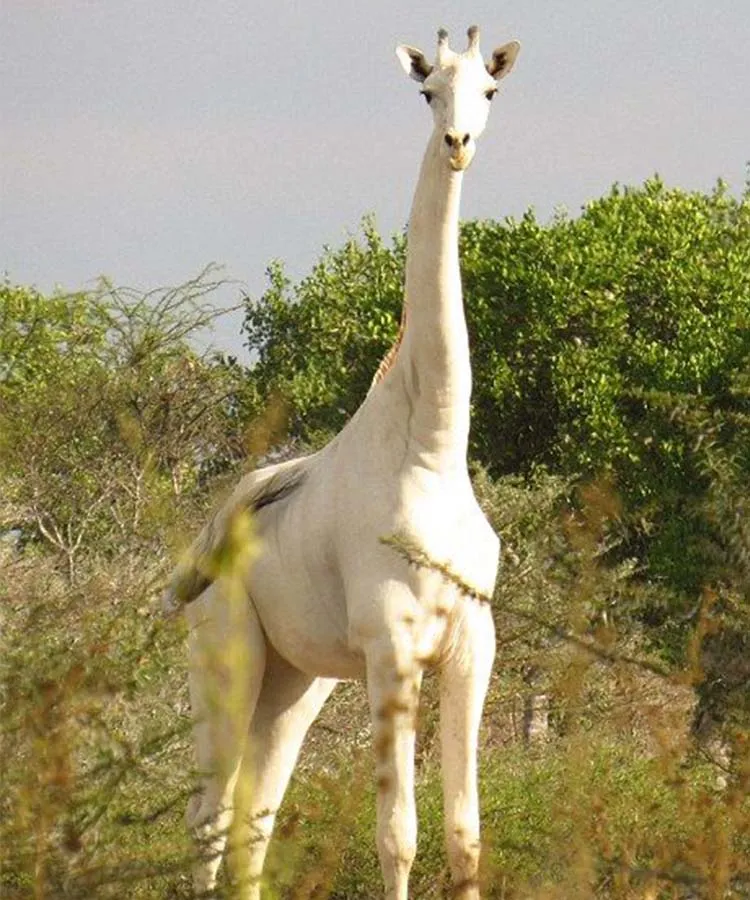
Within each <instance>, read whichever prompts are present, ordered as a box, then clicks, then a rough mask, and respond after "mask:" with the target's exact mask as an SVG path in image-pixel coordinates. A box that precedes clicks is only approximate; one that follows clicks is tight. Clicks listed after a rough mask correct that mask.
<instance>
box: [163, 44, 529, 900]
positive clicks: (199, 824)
mask: <svg viewBox="0 0 750 900" xmlns="http://www.w3.org/2000/svg"><path fill="white" fill-rule="evenodd" d="M468 34H469V45H468V49H467V50H466V51H465V52H463V53H456V52H454V51H452V50H451V49H450V48H449V46H448V40H447V34H446V32H445V31H443V30H441V31H440V32H439V34H438V48H437V57H436V60H435V63H434V64H431V63H430V62H428V60H427V59H426V58H425V56H424V54H423V53H422V52H421V51H419V50H417V49H415V48H413V47H408V46H401V47H398V49H397V54H398V58H399V60H400V61H401V63H402V65H403V67H404V69H405V70H406V72H407V73H408V74H409V75H410V76H411V77H412V78H413V79H415V80H416V81H418V82H420V83H421V85H422V90H421V93H422V95H423V97H424V98H425V99H426V101H427V102H428V103H429V105H430V109H431V110H432V114H433V118H434V130H433V133H432V136H431V138H430V140H429V143H428V145H427V150H426V153H425V155H424V160H423V163H422V167H421V171H420V175H419V181H418V184H417V188H416V193H415V196H414V202H413V206H412V210H411V217H410V220H409V230H408V245H407V246H408V249H407V260H406V285H405V297H404V309H405V311H406V309H407V308H408V319H407V317H406V316H404V319H403V323H402V325H403V327H402V334H401V335H400V336H399V340H398V342H397V344H396V347H395V348H394V350H393V351H392V352H391V353H389V355H388V357H387V358H386V363H385V364H384V365H383V366H381V368H380V369H379V370H378V373H377V375H376V378H375V380H374V381H373V386H372V388H371V390H370V392H369V393H368V395H367V397H366V399H365V401H364V402H363V404H362V406H361V407H360V408H359V410H358V411H357V413H356V414H355V415H354V416H353V417H352V419H351V420H350V421H349V422H348V423H347V425H346V426H345V427H344V428H343V430H342V431H341V432H340V433H339V434H338V435H337V436H336V438H334V440H332V441H331V442H330V443H329V444H328V445H327V446H326V447H325V448H324V449H323V450H321V451H320V452H318V453H315V454H314V455H312V456H307V457H304V458H301V459H297V460H293V461H290V462H286V463H282V464H280V465H275V466H269V467H267V468H264V469H261V470H258V471H256V472H254V473H251V474H250V475H248V476H246V477H245V478H243V479H242V481H241V482H240V483H239V485H238V487H237V488H236V490H235V492H234V493H233V494H232V496H231V497H230V499H229V500H228V501H227V503H226V504H225V505H224V507H223V508H222V509H221V510H219V512H218V513H217V514H216V515H215V516H214V518H213V519H212V521H211V522H210V523H209V525H208V526H207V527H206V528H205V529H204V530H203V532H202V533H201V535H200V536H199V538H198V539H197V541H196V543H195V545H194V546H193V549H192V551H191V554H190V555H189V557H188V558H187V559H186V561H185V562H183V563H182V564H181V565H180V566H178V568H177V570H176V572H175V575H174V578H173V582H172V586H171V589H170V591H169V593H168V595H167V601H168V603H172V604H173V605H174V604H175V603H179V604H181V605H184V606H185V611H186V615H187V618H188V622H189V626H190V636H189V641H188V643H189V669H190V687H191V701H192V705H193V713H194V716H195V717H196V724H195V736H196V748H197V761H198V766H199V770H200V771H201V772H202V782H201V790H200V792H199V793H198V794H197V795H196V796H195V797H194V798H193V800H192V802H191V804H190V807H189V809H188V822H189V825H190V827H191V829H192V830H193V831H194V833H195V834H196V836H197V837H198V838H199V839H200V840H201V841H202V846H203V848H204V851H205V850H206V849H207V850H208V851H209V852H204V855H203V856H202V860H201V862H200V863H199V864H198V866H197V869H196V875H195V886H196V890H197V891H198V892H199V893H206V892H210V891H211V890H212V889H213V887H214V885H215V882H216V873H217V870H218V867H219V863H220V860H221V856H222V853H223V852H224V848H225V843H226V839H227V833H228V829H229V825H230V823H231V821H232V817H233V814H234V811H235V799H236V798H235V788H236V787H237V785H238V784H240V785H241V784H243V783H244V780H245V779H244V777H241V776H246V777H247V779H248V781H249V784H250V785H251V788H250V792H249V799H248V800H247V801H246V805H245V806H244V807H243V815H247V817H248V820H249V821H250V822H251V823H252V827H253V832H254V834H253V838H254V839H253V840H252V841H251V842H250V845H249V849H246V851H245V856H246V858H245V861H244V862H245V873H244V874H245V880H244V881H243V885H244V887H243V890H244V893H243V894H242V896H243V897H246V898H248V900H257V898H259V897H260V877H261V874H262V869H263V862H264V859H265V855H266V850H267V846H268V842H269V840H270V837H271V831H272V828H273V823H274V819H275V816H276V812H277V810H278V808H279V805H280V803H281V800H282V797H283V795H284V791H285V789H286V786H287V783H288V781H289V778H290V776H291V773H292V770H293V768H294V765H295V762H296V759H297V755H298V753H299V749H300V746H301V744H302V741H303V738H304V736H305V733H306V732H307V730H308V728H309V726H310V724H311V723H312V721H313V720H314V718H315V717H316V715H317V714H318V712H319V710H320V708H321V706H322V705H323V703H324V701H325V700H326V698H327V697H328V696H329V694H330V692H331V690H332V689H333V687H334V685H335V684H336V682H337V680H340V679H352V678H365V679H366V682H367V692H368V698H369V703H370V709H371V715H372V731H373V741H374V746H375V750H376V767H377V787H378V790H377V846H378V853H379V857H380V864H381V868H382V872H383V878H384V881H385V893H386V897H387V898H393V900H406V898H407V881H408V877H409V870H410V868H411V865H412V861H413V859H414V856H415V852H416V842H417V818H416V810H415V804H414V742H415V720H414V713H415V710H416V705H417V702H418V694H419V689H420V685H421V679H422V672H423V670H424V668H425V667H427V666H431V667H434V668H435V669H437V671H438V673H439V680H440V720H441V746H442V774H443V782H444V812H445V836H446V843H447V851H448V860H449V864H450V869H451V875H452V879H453V884H454V896H455V897H460V898H463V900H475V898H478V896H479V889H478V883H477V866H478V860H479V810H478V798H477V761H476V756H477V737H478V729H479V722H480V717H481V712H482V707H483V704H484V697H485V694H486V689H487V684H488V680H489V676H490V670H491V667H492V662H493V658H494V653H495V637H494V626H493V621H492V615H491V611H490V609H489V606H488V605H487V604H483V603H479V602H477V601H476V600H472V599H470V598H468V597H467V596H466V595H465V593H462V592H461V591H460V590H459V589H458V588H457V587H456V586H455V585H454V584H452V583H450V582H449V581H448V580H446V579H445V578H444V577H443V576H441V575H440V574H439V573H438V572H436V571H433V570H430V569H425V568H421V569H416V568H415V567H413V566H412V567H410V566H409V565H408V564H407V562H406V561H405V560H403V559H402V558H401V557H400V556H399V555H398V554H397V553H395V552H394V550H393V549H392V548H391V547H389V546H386V545H385V544H384V543H383V541H382V538H383V537H387V536H389V535H394V534H400V535H404V536H405V537H407V538H408V539H410V540H413V541H414V542H416V543H417V544H418V545H419V547H420V548H422V549H423V550H424V551H425V552H426V553H427V554H429V556H430V557H431V558H432V559H434V560H436V561H439V562H440V563H443V564H445V565H447V566H448V567H450V570H451V571H453V572H455V573H457V575H459V576H460V578H461V580H462V581H463V582H465V583H466V584H468V585H470V586H471V587H473V588H474V589H476V590H477V591H478V592H480V593H482V594H485V595H487V594H491V593H492V590H493V586H494V582H495V577H496V570H497V561H498V550H499V542H498V539H497V537H496V535H495V534H494V532H493V531H492V528H491V527H490V525H489V523H488V522H487V520H486V519H485V517H484V515H483V514H482V512H481V510H480V508H479V506H478V504H477V502H476V499H475V497H474V494H473V491H472V487H471V483H470V480H469V475H468V471H467V465H466V455H467V446H468V437H469V399H470V393H471V366H470V359H469V343H468V335H467V330H466V322H465V318H464V311H463V300H462V292H461V277H460V271H459V258H458V227H459V224H458V223H459V199H460V192H461V184H462V180H463V173H464V171H465V170H466V169H467V168H468V166H469V164H470V163H471V161H472V159H473V157H474V152H475V148H476V140H477V138H478V137H479V136H480V134H481V133H482V132H483V131H484V128H485V124H486V122H487V116H488V113H489V108H490V101H491V100H492V98H493V96H494V95H495V93H496V92H497V81H498V80H499V79H500V78H502V77H504V76H505V75H507V74H508V72H509V71H510V69H511V67H512V65H513V63H514V61H515V58H516V55H517V53H518V50H519V46H520V45H519V44H518V42H517V41H512V42H510V43H507V44H505V45H504V46H502V47H499V48H498V49H496V50H495V51H494V53H493V54H492V57H491V58H490V61H489V62H488V63H487V64H486V65H485V64H484V62H483V61H482V58H481V56H480V53H479V46H478V44H479V33H478V29H477V28H476V27H472V28H470V29H469V32H468ZM238 510H250V511H252V512H253V519H254V522H255V528H256V532H257V535H258V538H259V540H260V550H259V553H258V556H257V558H256V559H255V560H254V562H253V564H252V565H248V566H247V571H246V572H245V573H244V574H243V579H242V585H243V589H242V602H241V603H240V604H239V605H238V604H236V603H230V602H229V601H228V598H227V592H226V590H224V589H223V587H224V585H223V581H224V579H223V578H222V577H218V578H216V579H215V580H213V581H212V580H211V576H210V575H208V574H206V567H205V565H204V564H203V563H204V562H205V560H207V559H209V558H215V557H216V554H217V552H218V551H220V550H221V549H222V547H223V546H224V545H225V544H226V542H227V540H228V539H229V538H228V535H229V534H230V532H231V523H232V522H233V521H235V513H236V512H237V511H238ZM238 638H239V639H240V640H241V643H242V647H243V649H244V651H245V652H244V665H240V666H235V665H233V662H232V660H233V658H234V656H235V654H233V653H229V652H228V651H227V650H226V649H225V648H227V647H228V646H229V644H230V643H231V642H232V641H235V642H236V640H237V639H238ZM209 660H210V664H209ZM228 695H232V696H233V697H234V701H233V704H232V709H231V710H230V709H229V708H228V706H227V705H226V704H222V703H217V702H216V701H217V698H220V697H222V696H223V697H226V696H228Z"/></svg>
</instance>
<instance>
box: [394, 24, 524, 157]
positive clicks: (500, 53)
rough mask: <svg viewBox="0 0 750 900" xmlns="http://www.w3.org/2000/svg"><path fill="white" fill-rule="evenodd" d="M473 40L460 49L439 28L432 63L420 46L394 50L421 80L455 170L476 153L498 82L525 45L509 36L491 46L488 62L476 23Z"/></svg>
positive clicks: (442, 145)
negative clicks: (455, 50)
mask: <svg viewBox="0 0 750 900" xmlns="http://www.w3.org/2000/svg"><path fill="white" fill-rule="evenodd" d="M468 35H469V46H468V48H467V49H466V50H465V51H464V52H463V53H456V52H454V51H453V50H451V49H450V47H449V46H448V32H447V31H445V29H442V28H441V29H440V31H439V32H438V45H437V56H436V58H435V62H434V64H432V63H430V62H428V60H427V58H426V57H425V55H424V53H422V51H421V50H417V48H416V47H409V46H407V45H401V46H400V47H397V48H396V54H397V56H398V58H399V60H400V62H401V65H402V66H403V67H404V71H405V72H406V74H407V75H409V76H410V77H411V78H413V79H414V80H415V81H418V82H420V83H421V85H422V96H423V97H424V98H425V100H426V101H427V103H428V104H429V105H430V109H431V110H432V115H433V118H434V120H435V130H436V132H438V133H439V134H440V135H441V138H440V141H441V145H440V146H441V152H442V153H443V155H444V157H445V159H446V161H447V163H448V165H450V167H451V168H452V169H454V170H455V171H457V172H462V171H463V170H464V169H467V168H468V167H469V165H470V163H471V161H472V159H473V158H474V153H475V151H476V141H477V138H478V137H479V136H480V135H481V134H482V132H483V131H484V128H485V125H486V124H487V116H488V115H489V111H490V103H491V102H492V98H493V97H494V96H495V94H496V93H497V82H498V81H499V80H500V79H501V78H504V77H505V76H506V75H507V74H508V72H510V70H511V69H512V68H513V63H514V62H515V60H516V56H517V55H518V51H519V50H520V49H521V45H520V44H519V42H518V41H510V42H509V43H507V44H503V46H502V47H498V48H497V49H496V50H494V51H493V53H492V56H491V58H490V60H489V61H488V62H487V63H486V64H485V62H484V61H483V59H482V56H481V54H480V52H479V29H478V28H477V26H476V25H472V27H471V28H470V29H469V32H468Z"/></svg>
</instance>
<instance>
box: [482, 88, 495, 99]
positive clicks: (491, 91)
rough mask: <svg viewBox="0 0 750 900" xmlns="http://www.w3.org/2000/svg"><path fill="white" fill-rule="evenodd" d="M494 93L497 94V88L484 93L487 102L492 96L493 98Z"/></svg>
mask: <svg viewBox="0 0 750 900" xmlns="http://www.w3.org/2000/svg"><path fill="white" fill-rule="evenodd" d="M496 93H497V88H496V87H495V88H490V89H489V90H488V91H485V92H484V96H485V97H486V98H487V99H488V100H492V99H493V98H494V96H495V94H496Z"/></svg>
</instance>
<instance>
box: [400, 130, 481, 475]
mask: <svg viewBox="0 0 750 900" xmlns="http://www.w3.org/2000/svg"><path fill="white" fill-rule="evenodd" d="M440 140H441V136H440V135H439V134H437V133H436V134H434V135H433V137H432V138H431V140H430V142H429V144H428V146H427V151H426V153H425V156H424V159H423V161H422V167H421V170H420V175H419V181H418V183H417V188H416V191H415V194H414V201H413V204H412V210H411V216H410V219H409V230H408V243H407V256H406V285H405V292H404V316H403V319H402V335H400V346H399V347H398V353H397V356H396V360H395V362H394V364H393V365H394V367H395V366H398V367H400V369H401V372H402V375H403V380H402V383H403V385H404V389H405V390H406V393H407V404H408V407H409V409H410V410H411V413H410V415H411V416H412V421H411V424H410V428H411V429H412V430H413V433H414V434H415V436H416V438H417V440H418V441H419V442H420V444H421V445H422V446H424V447H425V449H426V451H427V453H428V454H430V455H432V456H433V457H434V458H435V460H436V462H437V463H438V464H439V465H455V464H459V465H463V464H464V463H465V459H466V450H467V446H468V437H469V401H470V397H471V364H470V359H469V340H468V334H467V330H466V320H465V317H464V309H463V298H462V292H461V273H460V268H459V258H458V223H459V204H460V199H461V184H462V177H463V176H462V174H461V173H459V172H454V171H452V170H451V169H450V168H449V167H448V165H447V164H446V161H445V159H443V158H442V157H441V155H440Z"/></svg>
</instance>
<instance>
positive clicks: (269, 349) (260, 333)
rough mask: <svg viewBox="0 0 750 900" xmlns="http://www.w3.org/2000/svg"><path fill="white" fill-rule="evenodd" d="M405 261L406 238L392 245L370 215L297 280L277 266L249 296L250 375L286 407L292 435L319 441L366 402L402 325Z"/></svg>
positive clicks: (266, 394) (259, 387)
mask: <svg viewBox="0 0 750 900" xmlns="http://www.w3.org/2000/svg"><path fill="white" fill-rule="evenodd" d="M403 261H404V242H403V241H395V242H394V243H393V245H392V246H391V247H386V246H385V244H384V243H383V241H382V240H381V238H380V236H379V235H378V233H377V231H376V230H375V226H374V224H373V223H372V222H371V221H370V220H365V222H364V223H363V233H362V240H361V241H359V240H357V239H356V238H353V237H352V238H350V239H349V240H348V241H347V242H346V243H345V244H344V246H343V247H341V248H340V249H338V250H335V251H334V250H331V249H326V250H325V251H324V253H323V256H322V258H321V260H320V261H319V262H318V263H317V265H316V266H315V267H314V268H313V271H312V272H311V273H310V275H309V276H308V277H307V278H305V279H303V280H302V281H301V282H300V283H299V284H297V285H292V284H291V282H290V281H289V279H288V278H287V277H286V276H285V274H284V270H283V268H282V265H281V264H280V263H275V264H274V265H272V266H271V267H270V268H269V270H268V278H269V281H270V285H269V287H268V289H267V291H266V292H265V294H264V295H263V296H262V297H261V299H260V301H259V302H257V303H251V302H250V301H248V302H247V304H246V316H245V324H244V329H243V330H244V332H245V335H246V336H247V339H248V347H249V349H250V351H251V353H252V354H254V355H257V363H256V365H255V368H254V370H253V373H252V381H253V383H254V384H255V385H257V390H258V393H259V396H260V397H261V398H263V399H264V400H265V402H266V403H267V402H268V401H270V400H271V398H272V397H274V396H277V397H281V398H282V399H283V401H284V403H286V404H287V405H288V407H289V416H290V433H291V436H293V437H297V438H301V439H303V440H305V441H312V442H318V441H319V440H320V439H321V438H322V437H323V436H325V435H329V436H330V435H332V434H333V433H334V432H335V431H337V430H338V429H339V428H340V427H341V425H342V424H343V423H344V421H346V419H347V418H348V417H349V416H351V415H352V413H354V411H355V410H356V408H357V407H358V406H359V404H360V403H361V401H362V398H363V397H364V395H365V394H366V392H367V389H368V388H369V386H370V382H371V380H372V376H373V374H374V373H375V370H376V369H377V366H378V363H379V361H380V359H381V357H382V356H383V355H384V354H385V352H386V350H387V349H388V347H389V346H390V345H391V343H392V342H393V340H394V339H395V336H396V333H397V331H398V315H399V310H400V307H401V292H402V290H401V283H402V270H403Z"/></svg>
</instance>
